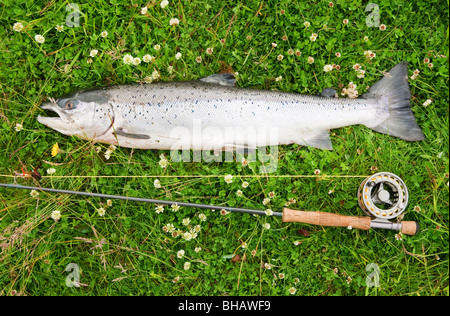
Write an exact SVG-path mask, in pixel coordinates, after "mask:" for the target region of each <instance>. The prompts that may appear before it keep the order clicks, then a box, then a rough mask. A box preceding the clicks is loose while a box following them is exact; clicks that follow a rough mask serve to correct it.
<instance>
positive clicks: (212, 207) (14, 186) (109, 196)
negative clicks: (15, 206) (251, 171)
mask: <svg viewBox="0 0 450 316" xmlns="http://www.w3.org/2000/svg"><path fill="white" fill-rule="evenodd" d="M0 187H5V188H12V189H25V190H36V191H45V192H52V193H64V194H72V195H82V196H90V197H100V198H105V199H116V200H125V201H135V202H146V203H155V204H165V205H172V204H177V205H179V206H185V207H195V208H202V209H210V210H226V211H228V212H239V213H248V214H258V215H266V213H265V212H264V211H261V210H251V209H245V208H237V207H228V206H216V205H207V204H199V203H189V202H175V201H166V200H156V199H145V198H138V197H131V196H122V195H112V194H101V193H90V192H81V191H70V190H60V189H50V188H41V187H32V186H26V185H19V184H9V183H0ZM272 215H273V216H279V217H282V215H283V214H282V213H281V212H273V214H272Z"/></svg>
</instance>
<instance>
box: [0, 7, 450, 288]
mask: <svg viewBox="0 0 450 316" xmlns="http://www.w3.org/2000/svg"><path fill="white" fill-rule="evenodd" d="M66 4H67V2H63V1H50V2H48V1H31V0H30V1H24V0H17V1H11V0H4V1H2V3H1V4H0V26H1V27H0V52H1V61H0V102H1V107H0V123H1V125H2V128H1V130H0V175H1V176H0V181H2V182H12V181H13V178H12V177H11V176H12V175H14V171H18V172H21V168H22V167H23V168H25V169H27V170H32V169H33V168H38V170H39V172H40V173H41V174H42V175H45V177H44V178H43V179H42V180H41V181H40V183H39V184H40V185H41V186H43V187H54V188H61V189H71V190H81V191H90V192H100V193H108V194H119V195H130V196H138V197H152V198H161V199H173V200H177V201H189V202H199V203H206V204H208V203H211V204H216V205H232V206H236V207H246V208H258V209H265V208H267V207H270V208H271V209H273V210H278V209H280V208H282V207H283V206H284V204H285V203H286V201H288V200H289V199H291V198H294V199H295V200H296V202H295V203H294V204H292V205H291V206H290V207H292V208H297V209H308V210H322V211H328V212H334V213H339V214H344V215H362V211H361V210H360V209H359V207H358V204H357V198H356V190H357V188H358V186H359V184H360V183H361V181H362V180H363V179H364V177H362V176H366V175H370V174H373V173H375V172H377V171H389V172H393V173H395V174H397V175H399V176H400V177H402V178H403V179H404V181H405V182H406V183H407V185H408V188H409V192H410V203H409V206H408V209H407V213H406V215H405V220H415V221H418V222H420V225H421V228H422V230H421V232H420V234H418V235H416V236H405V235H404V236H402V238H401V240H397V239H396V238H395V232H390V231H382V230H370V231H360V230H356V229H353V230H348V229H345V228H324V227H318V226H311V225H301V224H292V223H290V224H289V223H282V222H281V219H280V218H275V217H262V216H260V217H255V216H252V215H246V214H237V213H234V214H228V215H226V216H223V215H220V213H219V212H217V211H216V212H210V211H206V210H199V209H190V208H183V207H182V208H180V210H179V211H178V212H172V211H171V210H170V208H168V207H166V208H165V210H164V212H163V213H161V214H157V213H155V206H154V205H150V204H142V203H131V202H119V201H113V202H112V205H111V206H107V205H106V201H105V200H102V199H96V198H85V197H75V196H67V195H57V194H46V193H43V192H42V193H40V195H39V196H38V197H37V198H35V197H31V196H30V192H29V191H18V190H6V189H0V295H61V294H62V295H243V294H246V295H291V294H289V289H290V288H291V287H294V288H295V289H296V290H297V291H296V293H295V295H381V296H385V295H386V296H387V295H448V294H449V290H448V274H449V273H448V271H449V270H448V269H449V265H448V263H449V258H448V245H449V244H448V237H449V236H448V219H449V216H448V193H449V192H448V190H449V189H448V181H449V179H448V173H449V159H448V157H449V146H448V143H449V128H448V126H449V121H448V118H449V110H448V109H449V106H448V102H449V101H448V100H449V95H448V70H449V67H448V56H449V51H448V40H449V38H448V23H447V21H448V3H447V4H446V5H445V4H443V3H442V2H441V1H385V0H381V1H377V4H378V5H379V7H380V15H381V17H380V21H381V23H383V24H385V25H386V26H387V29H386V30H385V31H381V30H379V29H378V28H376V27H367V26H366V24H365V19H366V16H367V15H368V14H369V13H366V12H365V10H364V9H365V6H366V3H365V2H364V3H362V2H361V1H336V2H335V3H334V6H333V7H332V8H330V7H329V5H328V1H306V2H304V1H292V2H291V1H284V0H282V1H246V2H242V1H184V0H183V1H181V0H180V1H170V3H169V5H168V6H166V7H165V8H164V9H162V8H161V7H160V5H159V1H156V2H153V1H150V2H149V5H148V12H147V14H146V15H142V14H141V13H140V9H141V8H142V7H143V6H144V5H145V4H146V2H145V1H119V0H111V1H104V0H103V1H86V2H85V3H84V4H80V9H81V12H82V14H81V15H80V25H79V27H73V28H69V27H67V26H66V25H65V21H66V17H67V15H68V14H70V13H71V12H70V11H66ZM282 10H284V12H282ZM174 17H176V18H178V19H179V20H180V24H179V25H177V26H170V25H169V20H170V19H171V18H174ZM343 19H348V20H349V24H347V25H344V24H343V23H342V21H343ZM305 21H309V22H310V23H311V25H310V27H309V28H306V27H305V26H304V25H303V23H304V22H305ZM16 22H21V23H22V24H23V26H24V28H23V30H22V31H21V32H15V31H13V25H14V23H16ZM56 25H64V30H63V31H62V32H61V33H59V32H57V31H56V30H55V26H56ZM325 25H326V27H325ZM103 30H106V31H107V32H108V33H109V34H108V36H107V37H105V38H102V37H101V36H100V33H101V32H102V31H103ZM311 33H317V34H318V38H317V40H316V41H315V42H311V41H310V39H309V37H310V35H311ZM36 34H42V35H43V36H44V37H45V42H44V43H43V44H38V43H37V42H36V41H35V40H34V37H35V35H36ZM283 36H286V37H287V39H286V38H285V39H286V40H284V39H283ZM364 36H367V37H368V41H365V40H364ZM221 40H222V42H221ZM272 43H276V44H277V47H276V48H273V47H272ZM155 44H159V45H161V49H160V50H158V51H156V50H155V49H154V45H155ZM208 47H211V48H213V49H214V51H213V54H212V55H208V54H207V53H206V49H207V48H208ZM92 49H97V50H98V51H99V53H98V55H97V56H95V57H93V58H92V63H88V62H87V61H88V60H89V58H90V57H89V53H90V51H91V50H92ZM289 49H292V50H293V51H295V50H299V51H300V52H301V53H302V54H301V56H296V55H295V54H294V55H290V54H289V53H288V50H289ZM367 50H371V51H373V52H375V53H376V57H375V58H374V59H372V60H370V61H368V60H366V58H365V57H364V54H363V53H364V51H367ZM177 52H181V54H182V58H181V59H179V60H177V59H175V55H176V53H177ZM336 52H340V53H341V54H342V57H340V58H337V57H336V56H335V53H336ZM127 53H129V54H132V55H133V56H135V57H140V58H142V57H143V55H145V54H151V55H152V56H155V57H156V60H155V61H154V62H153V63H149V64H147V63H144V62H142V63H141V64H140V65H138V66H130V65H125V64H124V63H123V61H122V57H123V55H124V54H127ZM279 54H282V55H283V56H284V58H283V60H282V61H278V60H277V56H278V55H279ZM197 56H202V62H201V63H200V64H199V63H197V62H196V60H195V59H196V57H197ZM308 56H312V57H314V59H315V62H314V63H313V64H309V63H308V61H307V58H308ZM424 58H429V59H430V60H431V62H432V63H433V67H432V68H429V67H428V66H427V64H424V62H423V60H424ZM403 60H406V61H407V62H408V64H409V75H410V76H412V74H413V70H415V69H418V70H419V71H420V74H419V76H418V77H417V79H415V80H410V86H411V91H412V94H413V97H412V104H413V111H414V113H415V116H416V118H417V121H418V123H419V125H420V126H421V128H422V129H423V131H424V134H425V135H426V140H425V141H423V142H415V143H409V142H405V141H402V140H399V139H397V138H394V137H390V136H387V135H381V134H378V133H376V132H372V131H371V130H369V129H367V128H365V127H362V126H351V127H346V128H341V129H337V130H333V134H332V142H333V146H334V150H333V151H325V150H319V149H314V148H306V147H301V146H298V145H291V146H280V148H279V156H278V168H277V171H276V172H275V173H267V174H264V173H259V167H261V163H256V162H255V163H251V164H250V165H249V166H247V167H244V166H242V165H241V164H240V163H236V162H223V163H216V162H215V163H208V164H207V163H200V162H191V163H187V162H176V163H175V162H173V161H169V165H168V166H167V168H161V167H160V166H159V160H160V154H161V153H164V154H166V156H169V152H168V151H167V152H152V151H145V150H130V149H126V148H117V149H116V150H115V151H114V152H113V154H112V155H111V158H110V159H109V160H106V159H105V158H104V153H105V150H106V149H107V147H108V146H107V145H100V144H95V145H93V144H91V143H89V142H87V141H83V140H79V139H77V138H74V137H66V136H64V135H61V134H59V133H57V132H55V131H53V130H50V129H48V128H46V127H44V126H43V125H41V124H39V123H38V122H37V121H36V116H37V115H38V114H39V113H41V110H40V109H39V105H40V104H41V103H42V101H44V100H45V99H46V98H47V97H54V98H56V97H58V96H60V95H62V94H65V93H68V92H72V91H75V90H79V89H82V88H89V87H92V86H98V85H112V84H124V83H135V82H137V81H142V80H144V78H145V77H146V76H151V74H152V72H153V71H154V70H158V71H159V72H160V74H161V80H164V81H175V80H189V79H197V78H201V77H204V76H207V75H210V74H214V73H218V72H220V71H224V70H229V71H230V70H232V71H234V72H238V73H239V75H238V81H237V84H238V85H239V86H242V87H253V88H257V89H277V90H281V91H295V92H300V93H305V94H315V93H317V92H320V91H321V90H322V89H323V88H326V87H334V88H336V89H338V90H340V89H341V88H342V87H343V86H347V85H348V83H349V82H351V81H352V82H354V83H355V84H356V85H357V87H358V90H359V92H360V93H362V92H363V90H364V88H365V87H366V86H370V85H373V84H374V83H375V82H376V81H378V80H379V79H380V78H381V76H382V74H381V73H380V71H384V70H389V69H390V68H391V67H393V66H394V65H395V64H397V63H398V62H401V61H403ZM355 63H359V64H360V65H362V66H363V69H364V70H365V71H366V74H365V77H364V78H357V76H356V72H355V71H354V70H353V69H352V66H353V65H354V64H355ZM326 64H339V65H340V66H341V69H340V70H339V71H336V70H333V71H332V72H329V73H326V72H324V71H323V67H324V65H326ZM169 66H171V67H173V72H172V73H170V71H169V70H168V67H169ZM279 76H282V80H280V81H275V80H274V79H275V78H277V77H279ZM427 99H432V100H433V102H432V103H431V104H430V105H429V106H427V107H424V106H423V103H424V102H425V101H426V100H427ZM16 124H22V126H23V129H22V130H21V131H16V130H15V128H16ZM55 143H58V144H59V147H60V149H61V152H60V153H59V154H58V155H56V156H55V157H53V156H52V155H51V149H52V146H53V145H54V144H55ZM96 147H99V148H100V149H101V151H100V152H99V153H97V152H96ZM52 167H53V168H55V169H56V173H55V174H54V175H52V176H47V174H46V170H47V169H49V168H52ZM315 169H319V170H320V171H321V173H320V175H319V176H314V170H315ZM227 174H232V175H233V176H234V177H233V182H232V183H230V184H227V183H225V181H224V175H227ZM286 175H292V177H285V176H286ZM88 176H89V177H88ZM102 176H112V177H109V178H106V177H102ZM303 176H305V177H303ZM330 176H332V177H330ZM156 178H158V179H159V180H160V182H161V186H162V188H155V186H154V180H155V179H156ZM17 181H18V183H21V184H33V183H36V181H35V180H30V179H18V180H17ZM243 181H247V182H248V183H249V185H248V187H247V188H242V182H243ZM239 189H240V190H242V191H243V196H242V197H239V196H237V195H236V191H237V190H239ZM272 191H273V192H274V193H275V197H274V198H273V199H271V201H270V204H269V205H266V206H265V205H263V204H262V201H263V199H264V198H265V197H267V196H268V194H269V192H272ZM330 191H332V192H330ZM415 206H418V207H420V211H417V210H414V207H415ZM101 207H103V208H105V209H106V214H105V215H104V216H103V217H102V216H100V215H99V214H98V209H99V208H101ZM416 209H417V208H416ZM55 210H59V211H60V212H61V219H60V220H59V221H57V222H55V221H54V220H53V219H52V218H51V217H50V215H51V213H52V212H53V211H55ZM200 213H204V214H205V215H206V217H207V219H206V221H202V220H201V219H200V218H199V216H198V215H199V214H200ZM184 218H189V219H190V220H191V226H192V227H194V226H195V225H200V227H201V230H200V231H199V233H198V235H197V237H196V238H194V239H192V240H184V239H182V238H181V237H172V236H171V234H166V233H165V232H164V231H163V226H164V225H166V224H168V223H172V224H173V225H174V226H175V227H176V228H177V229H186V228H185V226H184V225H183V223H182V221H183V219H184ZM265 223H269V224H270V229H264V224H265ZM300 229H303V231H299V230H300ZM304 230H306V232H307V233H306V234H305V233H304V232H305V231H304ZM296 241H299V242H300V243H299V244H298V245H295V244H294V242H296ZM244 243H245V244H246V246H247V247H243V245H245V244H244ZM196 247H200V248H201V251H199V252H196V251H195V248H196ZM179 250H184V251H185V255H184V257H183V258H181V259H180V258H178V257H177V252H178V251H179ZM253 250H255V251H254V254H252V251H253ZM237 256H239V257H237ZM233 258H234V259H233ZM244 258H245V260H244ZM185 262H190V263H191V265H190V268H189V269H188V270H185V269H184V264H185ZM69 263H75V264H77V265H78V266H79V267H80V269H81V270H80V271H81V276H80V283H81V284H82V286H81V287H67V286H66V284H65V280H66V277H67V276H68V275H69V273H70V271H65V269H66V266H67V265H68V264H69ZM265 263H270V265H271V266H267V265H264V264H265ZM370 263H375V264H377V265H378V266H379V269H380V273H381V274H380V286H379V287H369V286H366V277H367V276H368V275H369V274H370V272H371V271H370V270H369V271H366V267H367V265H368V264H370ZM269 267H270V269H269ZM280 274H281V276H284V278H283V277H280ZM176 277H179V279H178V281H177V282H173V281H174V280H175V278H176ZM348 277H350V278H351V279H348Z"/></svg>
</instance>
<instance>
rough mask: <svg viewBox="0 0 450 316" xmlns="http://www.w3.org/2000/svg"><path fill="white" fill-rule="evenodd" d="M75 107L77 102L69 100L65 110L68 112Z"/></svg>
mask: <svg viewBox="0 0 450 316" xmlns="http://www.w3.org/2000/svg"><path fill="white" fill-rule="evenodd" d="M75 105H76V102H75V100H67V102H66V103H65V105H64V108H65V109H66V110H72V109H73V108H74V107H75Z"/></svg>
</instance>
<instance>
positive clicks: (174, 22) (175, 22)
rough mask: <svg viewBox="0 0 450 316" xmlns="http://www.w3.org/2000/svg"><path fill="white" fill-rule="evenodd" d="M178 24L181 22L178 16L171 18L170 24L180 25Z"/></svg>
mask: <svg viewBox="0 0 450 316" xmlns="http://www.w3.org/2000/svg"><path fill="white" fill-rule="evenodd" d="M178 24H180V20H178V19H177V18H173V19H170V21H169V25H178Z"/></svg>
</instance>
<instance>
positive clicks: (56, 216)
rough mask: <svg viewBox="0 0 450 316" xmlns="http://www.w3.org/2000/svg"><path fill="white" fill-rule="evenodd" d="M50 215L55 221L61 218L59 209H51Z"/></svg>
mask: <svg viewBox="0 0 450 316" xmlns="http://www.w3.org/2000/svg"><path fill="white" fill-rule="evenodd" d="M51 217H52V218H53V219H54V220H55V221H57V220H59V219H60V218H61V212H60V211H53V212H52V215H51Z"/></svg>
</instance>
